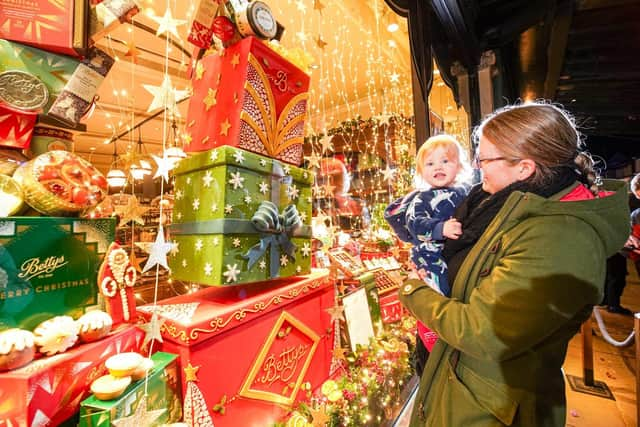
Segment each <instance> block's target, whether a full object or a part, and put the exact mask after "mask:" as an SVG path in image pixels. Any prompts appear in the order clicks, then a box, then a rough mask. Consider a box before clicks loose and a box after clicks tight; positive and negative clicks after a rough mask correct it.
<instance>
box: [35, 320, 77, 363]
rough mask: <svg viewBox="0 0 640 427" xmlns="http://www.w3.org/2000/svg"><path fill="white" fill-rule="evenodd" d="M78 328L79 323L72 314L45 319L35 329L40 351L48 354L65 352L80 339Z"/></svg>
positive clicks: (36, 341)
mask: <svg viewBox="0 0 640 427" xmlns="http://www.w3.org/2000/svg"><path fill="white" fill-rule="evenodd" d="M78 329H79V326H78V324H77V323H76V321H75V320H73V318H72V317H70V316H56V317H54V318H52V319H49V320H45V321H44V322H42V323H40V324H39V325H38V326H37V327H36V329H34V331H33V335H34V336H35V340H34V341H35V343H36V346H37V347H38V351H39V352H40V353H44V354H46V355H47V356H53V355H54V354H57V353H63V352H65V351H66V350H67V349H69V348H71V347H73V345H74V344H75V343H76V341H78Z"/></svg>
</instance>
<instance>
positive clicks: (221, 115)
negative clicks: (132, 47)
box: [185, 37, 309, 165]
mask: <svg viewBox="0 0 640 427" xmlns="http://www.w3.org/2000/svg"><path fill="white" fill-rule="evenodd" d="M192 83H193V96H192V97H191V100H190V102H189V111H188V114H187V124H186V126H185V133H186V138H187V140H188V141H189V143H188V144H187V146H186V147H185V150H186V151H204V150H209V149H211V148H214V147H218V146H221V145H231V146H236V147H240V148H244V149H246V150H249V151H253V152H255V153H258V154H262V155H265V156H269V157H272V158H277V159H279V160H282V161H284V162H287V163H291V164H293V165H300V164H301V163H302V143H303V138H304V119H305V114H306V108H307V97H308V93H307V91H308V89H309V76H308V75H307V74H305V73H304V72H303V71H302V70H300V69H298V68H297V67H296V66H294V65H293V64H291V63H290V62H288V61H287V60H286V59H284V58H283V57H282V56H280V55H279V54H278V53H276V52H274V51H273V50H271V49H270V48H269V47H268V46H267V45H266V44H265V43H263V42H262V41H260V40H258V39H256V38H254V37H247V38H245V39H242V40H241V41H240V42H238V43H236V44H233V45H231V46H229V47H227V48H226V49H224V50H223V51H222V53H221V54H218V53H213V54H210V55H207V56H205V57H203V58H202V59H201V60H200V61H199V63H198V64H197V65H196V67H195V72H194V76H193V82H192Z"/></svg>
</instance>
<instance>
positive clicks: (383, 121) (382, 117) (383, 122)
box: [378, 113, 393, 126]
mask: <svg viewBox="0 0 640 427" xmlns="http://www.w3.org/2000/svg"><path fill="white" fill-rule="evenodd" d="M392 117H393V114H389V113H382V114H380V115H379V116H378V120H379V121H380V124H381V125H387V126H389V124H390V123H389V120H391V118H392Z"/></svg>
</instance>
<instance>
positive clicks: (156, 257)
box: [142, 225, 173, 273]
mask: <svg viewBox="0 0 640 427" xmlns="http://www.w3.org/2000/svg"><path fill="white" fill-rule="evenodd" d="M172 247H173V244H172V243H167V242H165V240H164V227H162V225H161V226H160V227H158V235H157V236H156V241H155V242H154V243H153V244H152V245H151V248H150V250H149V259H148V260H147V263H146V264H145V265H144V268H143V269H142V272H143V273H146V272H147V271H149V270H150V269H151V268H152V267H154V266H156V265H161V266H162V267H164V268H165V269H167V270H168V269H169V266H168V265H167V254H168V253H169V252H170V251H171V248H172Z"/></svg>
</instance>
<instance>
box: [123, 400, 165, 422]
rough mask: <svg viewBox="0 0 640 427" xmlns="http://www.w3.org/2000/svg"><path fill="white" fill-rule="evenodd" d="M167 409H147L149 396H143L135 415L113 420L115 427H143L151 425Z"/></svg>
mask: <svg viewBox="0 0 640 427" xmlns="http://www.w3.org/2000/svg"><path fill="white" fill-rule="evenodd" d="M165 411H166V409H164V408H163V409H156V410H154V411H149V410H147V396H146V395H145V396H142V398H141V399H140V402H138V406H137V407H136V411H135V412H134V413H133V415H131V416H129V417H125V418H120V419H117V420H113V422H112V423H113V425H114V426H115V427H141V426H150V425H153V423H154V422H155V421H156V420H157V419H158V417H160V415H162V414H163V413H164V412H165Z"/></svg>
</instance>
